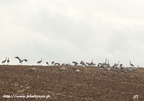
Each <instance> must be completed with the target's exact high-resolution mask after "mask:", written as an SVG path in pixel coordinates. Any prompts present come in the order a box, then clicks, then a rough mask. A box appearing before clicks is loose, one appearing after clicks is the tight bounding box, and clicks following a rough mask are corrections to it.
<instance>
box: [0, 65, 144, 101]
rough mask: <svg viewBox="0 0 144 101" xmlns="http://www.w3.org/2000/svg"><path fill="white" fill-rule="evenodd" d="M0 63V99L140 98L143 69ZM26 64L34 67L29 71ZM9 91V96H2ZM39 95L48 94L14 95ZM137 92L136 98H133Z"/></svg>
mask: <svg viewBox="0 0 144 101" xmlns="http://www.w3.org/2000/svg"><path fill="white" fill-rule="evenodd" d="M60 67H61V66H18V65H17V66H12V65H9V66H8V65H1V66H0V101H144V69H142V68H140V69H138V70H137V71H134V72H129V73H123V72H114V71H99V70H98V68H96V67H87V68H84V69H83V68H81V67H77V68H79V69H80V70H81V73H75V70H74V69H72V68H67V69H66V70H64V71H62V70H59V68H60ZM30 68H36V71H32V72H30V71H29V70H30ZM6 95H10V97H11V98H5V96H6ZM28 95H40V96H47V95H49V96H50V97H49V98H47V99H46V98H41V99H40V98H39V97H38V96H37V97H38V98H36V97H34V98H18V97H20V96H28ZM134 95H139V96H138V97H139V98H138V100H133V96H134Z"/></svg>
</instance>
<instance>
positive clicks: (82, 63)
mask: <svg viewBox="0 0 144 101" xmlns="http://www.w3.org/2000/svg"><path fill="white" fill-rule="evenodd" d="M15 58H16V59H18V60H19V63H20V64H22V63H23V62H28V60H27V59H21V58H19V57H18V56H16V57H15ZM9 62H10V60H9V58H7V57H6V58H5V60H3V61H2V62H1V63H2V64H5V63H7V64H9ZM41 63H42V58H41V60H39V61H37V64H38V65H40V64H41ZM72 63H73V65H74V66H77V65H81V66H84V67H86V66H96V64H95V63H94V62H93V60H92V62H84V61H81V62H80V63H78V62H76V61H73V62H72ZM119 63H120V61H118V63H115V64H114V65H113V66H112V67H118V66H119V67H121V68H122V67H123V64H119ZM129 63H130V66H132V67H134V65H133V64H132V63H131V61H129ZM46 64H47V65H50V64H49V63H48V62H46ZM51 65H60V63H55V62H54V61H52V62H51ZM61 65H70V64H65V63H63V64H61ZM97 66H98V67H100V66H108V67H110V64H109V60H107V59H105V62H104V63H99V64H98V65H97Z"/></svg>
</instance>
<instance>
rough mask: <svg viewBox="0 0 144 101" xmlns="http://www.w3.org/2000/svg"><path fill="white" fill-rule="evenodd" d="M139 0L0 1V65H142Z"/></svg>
mask: <svg viewBox="0 0 144 101" xmlns="http://www.w3.org/2000/svg"><path fill="white" fill-rule="evenodd" d="M143 5H144V1H143V0H0V61H2V60H4V59H5V57H9V58H10V64H12V65H15V64H16V65H17V64H19V63H18V60H17V59H15V58H14V57H15V56H19V57H20V58H27V59H28V63H24V64H33V65H35V64H36V62H37V61H39V60H40V59H41V58H43V65H44V64H45V62H46V61H48V62H51V61H53V60H54V61H56V62H60V63H71V62H72V61H77V62H80V61H81V60H83V61H85V62H91V60H92V59H93V60H94V62H95V63H96V64H98V63H99V62H104V61H105V59H108V60H109V61H110V64H111V65H112V64H114V63H117V61H120V63H122V64H123V65H124V66H129V61H130V60H131V61H132V63H133V64H134V65H135V66H138V65H140V66H144V13H143V10H144V6H143Z"/></svg>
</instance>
